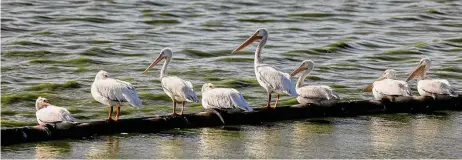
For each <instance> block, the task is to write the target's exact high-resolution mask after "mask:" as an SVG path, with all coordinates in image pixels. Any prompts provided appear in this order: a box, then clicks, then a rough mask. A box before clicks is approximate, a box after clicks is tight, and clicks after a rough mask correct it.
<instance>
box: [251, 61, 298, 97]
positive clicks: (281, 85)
mask: <svg viewBox="0 0 462 160" xmlns="http://www.w3.org/2000/svg"><path fill="white" fill-rule="evenodd" d="M255 75H256V77H257V81H258V83H259V84H260V86H262V87H263V88H265V89H266V91H267V92H268V93H272V92H275V93H277V94H283V93H285V94H288V95H289V96H292V97H296V96H297V91H296V90H295V84H294V82H293V81H292V79H291V78H290V75H289V74H288V73H283V72H279V71H277V70H276V69H274V68H273V67H271V66H269V65H266V64H258V65H256V66H255Z"/></svg>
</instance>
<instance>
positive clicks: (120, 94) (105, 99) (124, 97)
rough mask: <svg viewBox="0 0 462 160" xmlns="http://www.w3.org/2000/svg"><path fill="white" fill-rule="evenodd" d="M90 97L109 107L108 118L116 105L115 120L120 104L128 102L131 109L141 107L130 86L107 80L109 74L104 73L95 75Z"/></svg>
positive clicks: (126, 83)
mask: <svg viewBox="0 0 462 160" xmlns="http://www.w3.org/2000/svg"><path fill="white" fill-rule="evenodd" d="M91 95H92V96H93V98H94V99H95V100H96V101H98V102H100V103H102V104H104V105H108V106H110V113H109V115H110V116H112V107H113V106H114V105H116V106H117V115H116V120H117V119H118V115H119V114H120V104H121V103H122V102H128V103H129V104H130V105H131V106H133V107H143V104H141V100H140V98H139V97H138V93H137V92H136V89H135V87H134V86H133V85H132V84H130V83H128V82H125V81H121V80H117V79H112V78H109V73H108V72H106V71H99V72H98V74H96V77H95V81H94V82H93V84H92V85H91ZM108 119H109V120H110V119H111V117H108Z"/></svg>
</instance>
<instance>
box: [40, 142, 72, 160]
mask: <svg viewBox="0 0 462 160" xmlns="http://www.w3.org/2000/svg"><path fill="white" fill-rule="evenodd" d="M70 152H71V145H70V144H69V142H66V141H56V142H44V143H37V145H36V146H35V158H36V159H57V158H61V157H68V155H69V154H70Z"/></svg>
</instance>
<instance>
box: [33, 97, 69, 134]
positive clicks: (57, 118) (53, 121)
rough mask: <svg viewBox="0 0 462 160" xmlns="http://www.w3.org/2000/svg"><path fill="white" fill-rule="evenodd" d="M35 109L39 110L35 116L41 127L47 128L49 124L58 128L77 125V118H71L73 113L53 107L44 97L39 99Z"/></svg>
mask: <svg viewBox="0 0 462 160" xmlns="http://www.w3.org/2000/svg"><path fill="white" fill-rule="evenodd" d="M35 109H36V110H37V112H36V113H35V115H36V117H37V122H38V123H39V125H42V126H45V125H47V124H49V125H54V126H56V127H58V128H60V127H63V128H68V127H70V125H72V124H75V118H74V117H72V116H71V113H70V112H69V111H68V110H67V109H66V108H63V107H57V106H53V105H51V104H50V103H49V101H48V99H46V98H44V97H38V98H37V100H36V101H35ZM66 126H67V127H66Z"/></svg>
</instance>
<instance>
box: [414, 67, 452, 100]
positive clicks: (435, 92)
mask: <svg viewBox="0 0 462 160" xmlns="http://www.w3.org/2000/svg"><path fill="white" fill-rule="evenodd" d="M430 66H431V63H430V59H428V58H422V59H421V60H420V62H419V65H418V66H417V67H416V68H415V69H414V71H412V73H411V74H410V75H409V77H408V78H407V79H406V82H407V81H410V80H411V79H413V78H415V77H417V76H419V75H420V80H419V82H417V91H419V94H420V95H421V96H430V97H433V98H437V97H438V96H451V97H457V94H456V92H455V91H454V88H453V87H452V86H451V85H450V84H449V82H448V81H447V80H445V79H425V77H426V75H427V72H428V70H430Z"/></svg>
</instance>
